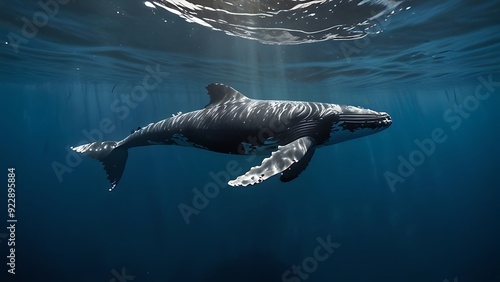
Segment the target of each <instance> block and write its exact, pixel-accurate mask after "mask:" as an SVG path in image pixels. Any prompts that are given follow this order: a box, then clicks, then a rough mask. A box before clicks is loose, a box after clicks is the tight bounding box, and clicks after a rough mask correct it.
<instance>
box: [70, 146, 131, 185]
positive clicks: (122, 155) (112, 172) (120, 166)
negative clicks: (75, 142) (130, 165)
mask: <svg viewBox="0 0 500 282" xmlns="http://www.w3.org/2000/svg"><path fill="white" fill-rule="evenodd" d="M71 149H72V150H73V151H75V152H78V153H80V154H82V155H85V156H87V157H91V158H93V159H96V160H99V161H100V162H101V163H102V164H103V166H104V170H105V171H106V173H107V174H108V179H109V181H110V182H111V188H110V189H109V191H111V190H113V189H114V188H115V187H116V185H117V184H118V182H119V181H120V178H121V177H122V174H123V170H124V169H125V164H126V163H127V157H128V151H127V149H125V148H123V147H120V146H118V142H115V141H105V142H94V143H89V144H84V145H80V146H78V147H72V148H71Z"/></svg>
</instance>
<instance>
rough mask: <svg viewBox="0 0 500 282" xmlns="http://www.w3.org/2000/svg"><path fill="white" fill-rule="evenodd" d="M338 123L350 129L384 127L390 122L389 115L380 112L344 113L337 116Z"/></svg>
mask: <svg viewBox="0 0 500 282" xmlns="http://www.w3.org/2000/svg"><path fill="white" fill-rule="evenodd" d="M338 122H339V124H342V126H343V127H344V128H346V129H348V130H350V131H356V130H358V129H367V128H370V129H385V128H387V127H389V126H390V125H391V124H392V119H391V116H390V115H389V114H387V113H385V112H381V113H377V112H374V113H363V114H358V113H345V114H340V115H339V116H338Z"/></svg>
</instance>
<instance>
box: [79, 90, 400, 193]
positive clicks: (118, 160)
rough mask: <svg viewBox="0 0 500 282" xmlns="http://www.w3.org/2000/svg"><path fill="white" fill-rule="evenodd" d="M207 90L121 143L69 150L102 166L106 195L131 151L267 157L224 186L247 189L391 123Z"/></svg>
mask: <svg viewBox="0 0 500 282" xmlns="http://www.w3.org/2000/svg"><path fill="white" fill-rule="evenodd" d="M206 89H207V90H208V95H209V96H210V102H209V103H208V105H206V106H205V107H204V108H203V109H200V110H197V111H193V112H188V113H184V114H182V113H178V114H177V115H173V116H172V117H170V118H167V119H164V120H162V121H159V122H156V123H151V124H149V125H147V126H145V127H142V128H138V129H137V130H136V131H134V132H133V133H132V134H130V135H129V136H127V137H126V138H124V139H123V140H121V141H104V142H93V143H89V144H84V145H80V146H77V147H71V149H72V150H74V151H76V152H78V153H80V154H83V155H85V156H88V157H90V158H94V159H97V160H99V161H100V162H101V163H102V164H103V166H104V169H105V171H106V173H107V176H108V177H107V178H108V180H109V181H110V182H111V189H110V191H111V190H113V189H114V188H115V187H116V185H117V184H118V182H119V181H120V179H121V177H122V174H123V171H124V169H125V164H126V161H127V157H128V149H130V148H133V147H139V146H147V145H181V146H190V147H195V148H199V149H204V150H210V151H213V152H218V153H225V154H238V155H248V154H259V155H266V154H267V155H268V156H269V154H270V156H269V157H267V158H265V159H264V160H263V161H262V163H261V165H260V166H255V167H252V168H250V170H249V171H248V172H246V173H245V174H243V175H240V176H238V177H237V178H236V179H233V180H230V181H229V182H228V184H229V185H231V186H247V185H253V184H257V183H260V182H262V181H264V180H266V179H268V178H269V177H271V176H273V175H276V174H281V177H280V180H281V181H283V182H288V181H291V180H293V179H295V178H296V177H298V176H299V174H300V173H301V172H302V171H304V170H305V169H306V167H307V165H308V164H309V161H310V160H311V158H312V156H313V154H314V152H315V150H316V148H318V147H322V146H326V145H332V144H336V143H340V142H343V141H346V140H351V139H354V138H359V137H362V136H366V135H370V134H373V133H376V132H379V131H381V130H383V129H386V128H388V127H389V126H390V125H391V123H392V120H391V117H390V116H389V115H388V114H387V113H385V112H376V111H373V110H369V109H363V108H360V107H354V106H345V105H337V104H328V103H315V102H300V101H274V100H255V99H250V98H248V97H246V96H245V95H243V94H242V93H240V92H238V91H236V90H235V89H233V88H231V87H229V86H226V85H224V84H220V83H213V84H210V85H208V86H207V87H206Z"/></svg>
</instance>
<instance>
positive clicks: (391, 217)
mask: <svg viewBox="0 0 500 282" xmlns="http://www.w3.org/2000/svg"><path fill="white" fill-rule="evenodd" d="M49 2H50V3H52V6H50V7H49V8H48V9H49V10H44V9H43V7H42V6H41V5H40V3H39V2H38V1H2V2H1V3H0V34H1V37H0V38H1V39H2V40H1V41H0V42H4V43H3V44H2V48H1V49H0V58H1V65H0V74H1V76H0V85H1V88H0V89H1V95H2V96H1V97H2V102H1V104H0V116H1V125H0V128H1V131H2V138H1V143H0V144H1V146H0V150H1V151H0V153H1V154H0V163H1V171H3V172H2V173H3V175H4V176H2V178H3V179H4V181H3V183H4V184H3V187H4V188H2V190H1V191H2V192H1V193H0V195H1V196H0V200H1V201H0V202H1V203H2V204H1V205H0V206H1V209H2V210H1V213H0V214H1V215H2V217H1V221H2V224H1V226H3V227H2V229H1V230H0V240H1V242H0V254H1V256H0V265H1V266H0V271H1V274H0V277H2V278H1V281H295V282H297V281H339V282H340V281H384V282H390V281H436V282H442V281H460V282H462V281H474V282H476V281H481V282H482V281H500V243H499V241H498V238H500V225H499V222H500V221H499V219H500V206H499V202H500V185H499V184H498V183H499V181H498V177H497V175H496V173H498V168H499V167H500V161H499V157H500V149H499V147H498V144H499V141H500V134H499V127H498V122H497V120H498V119H500V112H499V111H498V107H499V106H500V96H499V93H500V67H499V66H500V33H499V32H498V31H499V30H500V20H498V14H500V3H499V2H498V1H492V0H489V1H487V0H483V1H468V0H456V1H452V0H447V1H410V0H407V1H402V2H401V3H399V4H398V3H397V2H395V1H345V2H343V1H330V2H327V1H325V2H322V1H296V2H294V1H284V2H282V3H281V4H277V3H278V2H276V3H274V2H268V3H266V2H265V1H246V2H241V3H239V2H231V3H232V4H233V5H231V4H228V3H230V2H228V3H225V2H222V1H221V2H209V3H206V4H205V5H202V4H203V2H206V1H191V2H193V3H195V4H197V5H198V6H192V5H191V6H190V5H187V4H186V3H188V2H186V1H166V0H162V1H158V2H154V3H149V2H148V3H145V2H144V1H132V0H127V1H118V0H115V1H96V0H89V1H80V0H72V1H63V0H58V2H54V1H52V2H51V1H41V3H49ZM54 3H57V4H55V5H54ZM146 4H147V5H146ZM287 4H288V5H289V6H287ZM299 4H301V5H303V6H297V5H299ZM306 4H309V5H306ZM55 6H57V10H55V9H56V8H54V7H55ZM151 6H152V7H151ZM186 7H191V8H192V9H191V10H190V9H188V8H186ZM193 7H194V8H193ZM176 8H177V10H176ZM231 9H234V10H231ZM214 11H216V12H214ZM244 12H245V13H244ZM44 13H45V14H44ZM252 13H255V14H258V15H260V16H254V15H252ZM313 13H314V14H313ZM47 14H49V15H47ZM179 14H180V16H179ZM249 14H250V15H249ZM44 15H45V16H44ZM372 17H373V18H372ZM186 18H187V19H188V20H190V21H191V22H188V21H186ZM370 18H371V19H370ZM44 20H46V22H44ZM27 22H28V24H27ZM35 23H37V25H35ZM26 25H32V26H34V27H35V28H36V31H35V30H33V29H31V30H29V27H28V26H26ZM207 25H212V27H209V26H207ZM336 39H345V40H336ZM148 69H153V70H157V72H156V74H157V75H158V76H157V82H158V85H156V86H155V87H154V89H151V90H149V91H147V94H146V95H145V96H144V99H141V100H140V101H139V100H135V101H134V100H132V101H129V102H127V101H126V100H124V99H126V98H127V97H131V94H133V93H132V90H133V89H134V87H136V86H138V85H142V83H143V78H144V77H145V76H146V75H148V73H150V71H148ZM212 82H223V83H226V84H228V85H231V86H232V87H234V88H236V89H238V90H239V91H241V92H242V93H244V94H245V95H247V96H249V97H251V98H257V99H283V100H302V101H321V102H328V103H337V104H349V105H357V106H362V107H366V108H370V109H374V110H378V111H386V112H388V113H390V114H391V116H392V119H393V125H392V126H391V127H390V128H389V129H387V130H385V131H383V132H380V133H377V134H375V135H371V136H368V137H364V138H361V139H356V140H352V141H348V142H345V143H341V144H337V145H334V146H330V147H324V148H320V149H318V150H317V151H316V154H315V156H314V157H313V159H312V161H311V163H310V164H309V166H308V168H307V170H306V171H305V172H303V173H302V174H301V175H300V177H298V178H297V179H296V180H294V181H292V182H290V183H282V182H280V181H279V177H273V178H271V179H269V180H267V181H265V182H263V183H261V184H259V185H256V186H252V187H246V188H234V187H228V186H225V185H224V186H223V188H221V189H220V191H219V193H218V194H217V195H216V196H215V197H213V198H211V199H208V200H206V201H205V202H203V201H201V202H200V201H198V202H196V199H197V198H196V197H195V195H196V192H194V191H196V190H197V191H203V188H204V187H205V186H206V185H207V184H209V183H211V182H212V183H214V182H216V181H215V180H214V179H213V177H212V176H211V175H213V174H214V173H215V174H217V175H219V177H220V179H223V178H224V177H223V174H224V173H229V172H227V165H228V164H230V165H234V166H235V168H234V170H238V171H239V172H240V174H242V173H244V172H245V171H247V170H248V169H249V168H250V167H251V166H254V165H257V164H259V163H260V158H256V159H254V160H251V161H248V158H247V157H245V156H233V155H224V154H217V153H213V152H208V151H203V150H198V149H194V148H185V147H178V146H150V147H142V148H135V149H132V150H131V151H130V154H129V159H128V162H127V167H126V169H125V173H124V176H123V178H122V180H121V182H120V184H119V186H118V187H117V188H116V189H115V190H114V191H112V192H108V188H109V183H108V181H107V179H106V174H105V173H104V170H103V169H102V166H101V165H100V164H99V162H97V161H95V160H92V159H89V158H78V157H76V155H74V154H73V153H70V151H69V147H70V146H75V145H77V144H78V143H80V142H81V141H89V140H90V139H104V140H120V139H122V138H124V137H125V136H126V135H127V134H129V133H130V131H131V130H133V129H135V128H137V127H138V126H144V125H147V124H148V123H150V122H156V121H158V120H161V119H164V118H167V117H170V116H171V115H172V114H175V113H177V112H179V111H181V112H188V111H193V110H197V109H200V108H202V107H203V106H205V105H206V104H207V103H208V96H207V95H206V90H205V89H204V87H205V86H206V85H208V84H209V83H212ZM103 123H104V124H105V125H103ZM422 144H424V145H422ZM411 162H413V164H411ZM9 167H14V168H15V170H16V211H15V212H16V213H15V218H16V219H17V220H18V221H17V223H16V232H15V243H16V245H15V247H16V249H15V254H16V265H15V272H16V274H15V275H12V274H9V273H8V272H7V269H8V268H9V267H8V266H7V261H8V258H7V256H8V255H9V253H10V252H9V251H10V250H9V249H10V247H8V246H7V245H8V243H9V241H8V236H10V233H8V230H7V229H6V226H8V225H9V224H8V223H7V196H8V195H7V181H6V179H7V174H8V171H7V169H8V168H9ZM235 176H237V175H235ZM193 200H195V202H196V203H193ZM181 204H185V205H189V206H191V207H193V208H196V206H197V207H198V208H197V209H196V214H192V215H191V216H189V218H188V219H186V217H185V216H184V217H183V215H182V213H181V211H180V209H179V205H181ZM200 205H201V206H200ZM188 221H189V222H188ZM320 241H322V242H323V241H331V243H332V244H333V243H335V245H331V246H335V248H330V250H331V251H333V253H328V251H327V250H326V249H321V251H320V254H321V255H322V257H321V258H323V259H324V260H323V259H321V260H323V261H318V259H317V257H316V258H315V256H314V254H315V250H317V248H318V246H322V244H321V243H319V242H320ZM304 264H305V265H304ZM294 265H296V266H300V267H302V270H301V271H302V272H303V274H293V272H292V273H291V274H289V275H285V277H283V274H284V273H285V272H286V271H287V270H289V271H293V266H294ZM301 275H302V277H300V276H301ZM283 278H285V279H283ZM306 278H307V279H306ZM287 279H288V280H287Z"/></svg>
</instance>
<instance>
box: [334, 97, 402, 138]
mask: <svg viewBox="0 0 500 282" xmlns="http://www.w3.org/2000/svg"><path fill="white" fill-rule="evenodd" d="M340 109H341V111H340V112H339V113H337V114H336V117H335V121H334V122H333V124H332V128H331V133H330V140H328V143H330V144H334V143H340V142H343V141H347V140H351V139H355V138H359V137H363V136H367V135H371V134H374V133H377V132H379V131H382V130H384V129H386V128H388V127H389V126H391V124H392V119H391V116H389V114H387V113H385V112H376V111H373V110H369V109H363V108H360V107H354V106H340Z"/></svg>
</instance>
